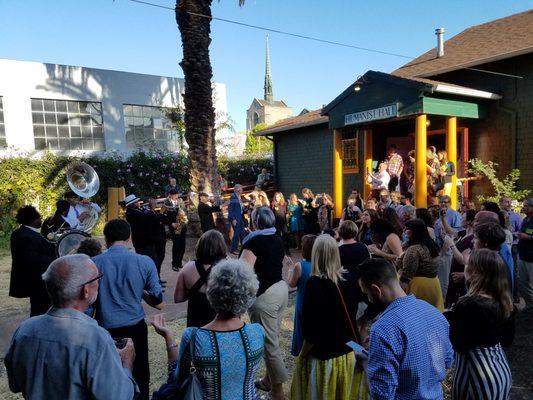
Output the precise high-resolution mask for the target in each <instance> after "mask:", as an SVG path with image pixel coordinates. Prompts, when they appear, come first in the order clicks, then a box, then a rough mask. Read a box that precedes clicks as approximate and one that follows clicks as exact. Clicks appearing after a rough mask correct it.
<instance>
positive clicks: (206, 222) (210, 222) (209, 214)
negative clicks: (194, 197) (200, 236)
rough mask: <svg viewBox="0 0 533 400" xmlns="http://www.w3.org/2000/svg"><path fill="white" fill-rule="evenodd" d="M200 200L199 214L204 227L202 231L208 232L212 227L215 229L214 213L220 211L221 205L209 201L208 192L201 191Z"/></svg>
mask: <svg viewBox="0 0 533 400" xmlns="http://www.w3.org/2000/svg"><path fill="white" fill-rule="evenodd" d="M199 200H200V202H199V203H198V216H199V217H200V225H201V227H202V233H205V232H207V231H208V230H210V229H215V220H214V219H213V213H215V212H220V211H221V209H220V206H219V205H216V204H215V205H212V204H211V203H210V202H209V195H208V194H207V193H203V192H202V193H200V195H199Z"/></svg>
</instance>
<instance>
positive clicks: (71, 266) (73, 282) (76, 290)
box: [42, 254, 98, 307]
mask: <svg viewBox="0 0 533 400" xmlns="http://www.w3.org/2000/svg"><path fill="white" fill-rule="evenodd" d="M97 275H98V269H97V268H96V265H95V264H94V263H93V262H92V261H91V259H90V258H89V256H87V255H85V254H73V255H68V256H63V257H60V258H58V259H57V260H54V261H53V262H52V263H51V264H50V266H49V267H48V269H47V270H46V272H45V273H44V274H43V275H42V278H43V280H44V283H45V284H46V290H47V291H48V294H49V295H50V299H51V300H52V305H53V306H55V307H66V306H68V305H70V304H71V303H72V302H74V301H76V300H77V299H78V298H79V297H80V295H81V291H82V289H83V286H84V284H86V283H87V282H88V281H90V280H91V279H94V278H96V276H97Z"/></svg>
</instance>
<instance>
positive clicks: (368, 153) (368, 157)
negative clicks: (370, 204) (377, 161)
mask: <svg viewBox="0 0 533 400" xmlns="http://www.w3.org/2000/svg"><path fill="white" fill-rule="evenodd" d="M369 171H370V172H371V171H372V129H365V173H364V174H363V179H364V182H363V198H364V200H365V201H366V199H368V197H369V196H370V192H371V190H372V185H370V184H368V183H367V181H366V177H367V173H368V172H369Z"/></svg>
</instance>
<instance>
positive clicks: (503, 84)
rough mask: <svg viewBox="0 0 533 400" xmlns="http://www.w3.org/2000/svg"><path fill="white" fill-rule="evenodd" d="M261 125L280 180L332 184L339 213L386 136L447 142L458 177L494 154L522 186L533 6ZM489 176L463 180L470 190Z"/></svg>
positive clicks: (530, 151)
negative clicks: (321, 103) (319, 104)
mask: <svg viewBox="0 0 533 400" xmlns="http://www.w3.org/2000/svg"><path fill="white" fill-rule="evenodd" d="M437 31H438V32H439V33H441V34H442V31H443V30H442V31H441V30H437ZM440 37H442V36H440ZM441 43H442V42H441ZM439 50H440V54H439ZM260 134H261V135H268V136H271V137H272V138H273V139H274V141H275V146H274V150H275V152H274V160H275V169H276V176H277V182H278V185H279V189H280V190H281V191H283V192H284V193H287V194H288V193H290V192H298V191H299V190H300V189H301V188H302V187H304V186H307V187H310V188H311V189H313V190H314V191H316V192H328V193H333V194H334V197H335V203H336V210H337V212H339V211H340V207H341V206H342V203H344V198H345V197H346V195H347V194H348V193H349V191H350V190H351V188H352V187H357V188H359V189H365V190H366V191H368V187H366V185H364V184H363V182H364V172H365V170H367V169H371V168H375V167H376V164H377V161H379V160H382V159H383V158H384V157H385V153H386V148H387V146H388V145H390V144H395V145H396V146H397V147H398V148H399V149H400V153H401V154H403V155H405V154H407V152H408V151H409V150H411V149H416V151H417V154H420V155H422V154H424V153H423V151H424V152H425V147H426V146H429V145H434V146H435V147H437V148H439V149H440V148H442V149H444V148H445V149H446V150H448V155H449V156H450V157H449V158H450V160H452V161H454V162H456V163H457V166H458V176H459V177H461V176H466V161H467V160H468V159H471V158H481V159H482V160H485V161H488V160H492V161H494V162H497V163H498V164H499V166H500V169H499V173H500V174H501V175H504V174H506V173H508V172H509V171H510V169H512V168H519V169H520V170H521V173H522V175H521V179H520V182H519V184H520V187H521V188H533V170H532V168H531V167H532V165H533V164H532V163H531V161H530V160H531V159H533V11H526V12H523V13H519V14H515V15H511V16H509V17H505V18H501V19H498V20H495V21H491V22H488V23H485V24H481V25H477V26H473V27H471V28H468V29H466V30H465V31H463V32H461V33H459V34H458V35H456V36H454V37H452V38H451V39H449V40H447V41H446V42H444V43H443V45H442V46H441V47H440V49H439V47H437V48H435V49H431V50H429V51H427V52H426V53H424V54H423V55H421V56H420V57H418V58H416V59H415V60H413V61H411V62H409V63H408V64H406V65H404V66H402V67H400V68H399V69H397V70H396V71H393V72H392V73H390V74H386V73H382V72H376V71H368V72H367V73H366V74H364V75H363V76H361V77H359V78H358V79H357V81H356V82H354V83H353V84H352V85H350V86H349V87H348V88H347V89H346V90H344V91H343V92H342V93H341V94H339V96H338V97H337V98H336V99H334V100H333V101H332V102H330V104H328V105H327V106H325V107H324V108H323V109H321V110H315V111H311V112H309V113H307V114H303V115H300V116H297V117H293V118H288V119H285V120H282V121H279V122H278V123H276V124H273V125H271V126H269V128H267V129H266V130H264V131H262V132H260ZM415 158H418V157H415ZM420 159H421V160H422V159H424V162H423V163H424V164H425V157H420ZM418 167H419V169H418V177H417V178H416V180H417V182H419V186H418V187H419V188H420V190H419V191H418V192H419V193H418V195H417V197H418V204H419V205H424V204H425V200H422V198H423V193H422V192H423V191H425V189H423V188H422V181H424V180H425V176H423V175H425V172H423V170H424V171H425V168H422V162H420V165H418ZM487 184H488V182H486V181H484V180H481V181H475V182H470V183H468V182H466V183H465V188H466V193H467V194H468V196H469V197H471V198H473V197H475V195H476V194H479V193H481V192H482V191H484V190H485V189H486V188H487Z"/></svg>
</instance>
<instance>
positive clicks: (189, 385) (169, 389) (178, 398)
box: [152, 328, 204, 400]
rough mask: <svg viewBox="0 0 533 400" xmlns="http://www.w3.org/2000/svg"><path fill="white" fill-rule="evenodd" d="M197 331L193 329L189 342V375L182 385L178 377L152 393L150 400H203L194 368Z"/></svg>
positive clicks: (200, 385)
mask: <svg viewBox="0 0 533 400" xmlns="http://www.w3.org/2000/svg"><path fill="white" fill-rule="evenodd" d="M197 331H198V328H194V330H193V331H192V334H191V340H190V342H189V350H190V352H189V354H190V357H191V365H190V369H189V375H188V376H187V377H186V379H185V380H184V381H183V382H182V383H181V382H179V377H176V379H175V380H170V381H169V382H168V383H165V384H164V385H163V386H161V388H160V389H159V390H158V391H157V392H154V394H153V396H152V400H203V398H204V389H203V388H202V383H201V382H200V379H199V378H198V376H197V375H196V368H195V366H194V344H195V342H196V332H197ZM178 362H179V361H178Z"/></svg>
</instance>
